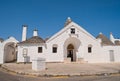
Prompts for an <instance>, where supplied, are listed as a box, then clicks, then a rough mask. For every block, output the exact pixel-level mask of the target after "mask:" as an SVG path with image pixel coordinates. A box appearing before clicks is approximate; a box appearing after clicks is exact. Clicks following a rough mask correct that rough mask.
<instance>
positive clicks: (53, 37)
mask: <svg viewBox="0 0 120 81" xmlns="http://www.w3.org/2000/svg"><path fill="white" fill-rule="evenodd" d="M72 27H74V28H75V29H77V30H79V31H80V32H82V33H84V34H86V35H87V36H89V37H91V38H92V39H96V38H95V37H94V36H92V35H91V34H90V33H88V32H87V31H86V30H85V29H83V28H82V27H81V26H80V25H78V24H77V23H75V22H73V21H72V22H70V23H69V24H67V26H65V27H63V29H61V30H60V31H59V32H58V33H56V34H54V35H53V36H52V37H51V38H49V39H48V40H47V41H46V42H49V41H51V40H53V39H55V38H56V37H57V36H59V35H61V34H62V33H64V32H66V31H67V30H68V29H70V28H72Z"/></svg>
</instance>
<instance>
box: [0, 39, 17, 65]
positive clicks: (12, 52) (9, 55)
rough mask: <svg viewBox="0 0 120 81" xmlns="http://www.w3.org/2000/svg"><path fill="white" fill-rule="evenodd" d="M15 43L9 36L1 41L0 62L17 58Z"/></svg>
mask: <svg viewBox="0 0 120 81" xmlns="http://www.w3.org/2000/svg"><path fill="white" fill-rule="evenodd" d="M17 43H18V41H17V40H16V39H15V38H14V37H9V38H8V39H7V40H5V41H4V42H3V43H2V48H3V50H2V55H3V57H2V58H3V59H2V63H6V62H12V61H15V60H16V59H17Z"/></svg>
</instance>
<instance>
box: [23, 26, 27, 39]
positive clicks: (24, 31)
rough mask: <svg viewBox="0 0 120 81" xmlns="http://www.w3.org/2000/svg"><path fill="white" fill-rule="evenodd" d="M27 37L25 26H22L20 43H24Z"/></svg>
mask: <svg viewBox="0 0 120 81" xmlns="http://www.w3.org/2000/svg"><path fill="white" fill-rule="evenodd" d="M26 36H27V25H23V32H22V41H26V38H27V37H26Z"/></svg>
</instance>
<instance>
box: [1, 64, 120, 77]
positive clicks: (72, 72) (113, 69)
mask: <svg viewBox="0 0 120 81" xmlns="http://www.w3.org/2000/svg"><path fill="white" fill-rule="evenodd" d="M1 67H2V68H4V69H6V70H7V71H10V72H15V73H17V74H22V75H33V76H88V75H90V76H91V75H109V74H114V73H120V63H93V64H88V63H84V64H81V63H46V70H43V71H34V70H32V64H17V63H5V64H3V65H2V66H1Z"/></svg>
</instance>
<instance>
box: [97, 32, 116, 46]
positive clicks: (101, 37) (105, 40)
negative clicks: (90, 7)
mask: <svg viewBox="0 0 120 81" xmlns="http://www.w3.org/2000/svg"><path fill="white" fill-rule="evenodd" d="M96 38H97V39H98V38H99V39H101V41H102V42H101V44H102V45H114V44H113V43H112V42H111V41H110V40H109V39H108V38H107V37H106V36H105V35H103V34H102V33H100V34H99V35H98V36H97V37H96Z"/></svg>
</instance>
